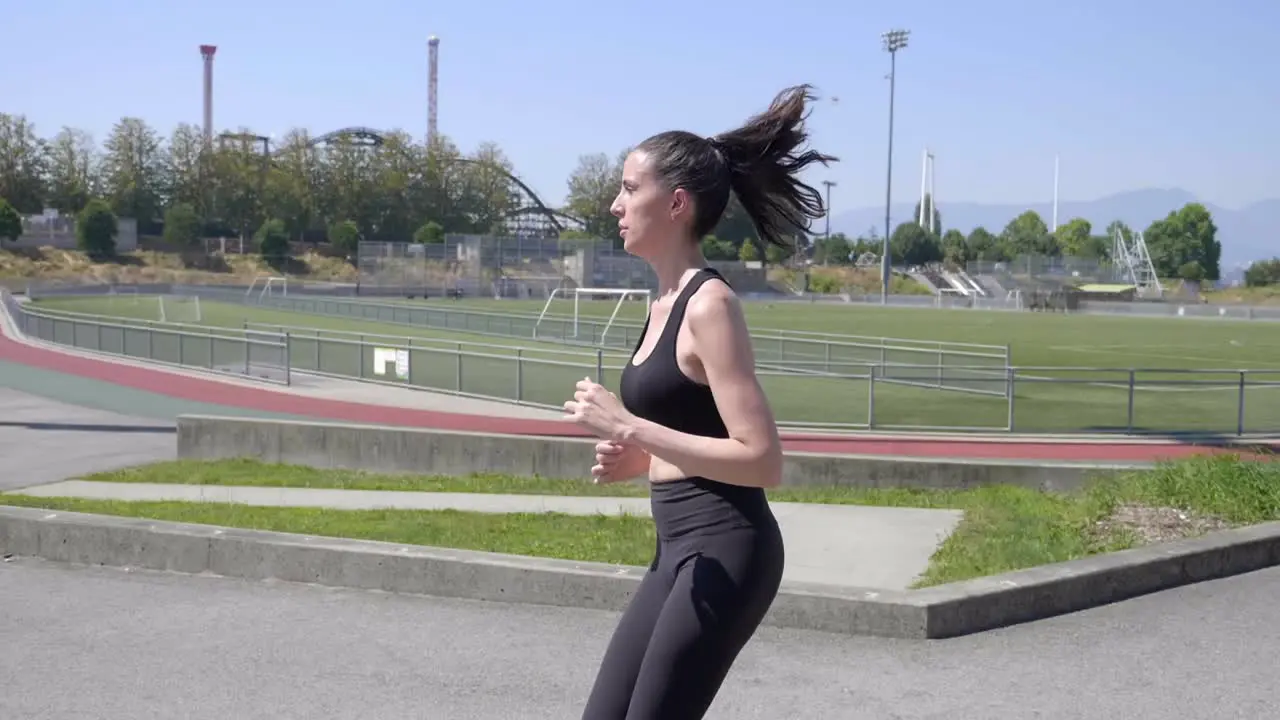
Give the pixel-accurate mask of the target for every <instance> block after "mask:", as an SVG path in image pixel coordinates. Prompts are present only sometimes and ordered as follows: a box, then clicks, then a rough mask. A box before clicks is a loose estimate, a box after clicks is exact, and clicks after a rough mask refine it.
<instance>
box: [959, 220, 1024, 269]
mask: <svg viewBox="0 0 1280 720" xmlns="http://www.w3.org/2000/svg"><path fill="white" fill-rule="evenodd" d="M964 244H965V247H966V249H967V250H966V251H967V252H968V255H969V258H970V259H971V260H983V261H986V262H1007V261H1009V260H1012V259H1013V258H1012V256H1011V255H1010V254H1009V252H1008V247H1007V246H1006V245H1004V244H1003V243H1002V242H1001V241H1000V238H998V237H996V236H995V235H992V234H991V233H990V232H989V231H988V230H987V229H986V228H984V227H982V226H978V227H976V228H974V229H973V232H970V233H969V237H967V238H965V241H964Z"/></svg>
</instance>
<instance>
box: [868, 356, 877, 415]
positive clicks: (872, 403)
mask: <svg viewBox="0 0 1280 720" xmlns="http://www.w3.org/2000/svg"><path fill="white" fill-rule="evenodd" d="M870 369H871V372H870V373H869V374H868V375H867V429H868V430H870V429H871V428H874V427H875V426H876V366H875V365H871V366H870Z"/></svg>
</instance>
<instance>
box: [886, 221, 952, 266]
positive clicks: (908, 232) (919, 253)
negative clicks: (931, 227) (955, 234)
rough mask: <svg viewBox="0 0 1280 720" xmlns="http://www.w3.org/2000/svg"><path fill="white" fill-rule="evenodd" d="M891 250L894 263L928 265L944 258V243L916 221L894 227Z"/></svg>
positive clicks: (890, 243) (890, 239)
mask: <svg viewBox="0 0 1280 720" xmlns="http://www.w3.org/2000/svg"><path fill="white" fill-rule="evenodd" d="M889 251H890V252H891V253H892V254H893V261H894V263H901V264H903V265H927V264H929V263H934V262H938V261H940V260H942V243H941V242H939V240H938V238H936V237H934V236H933V235H931V234H929V231H928V230H925V229H924V228H922V227H920V226H919V225H918V224H916V223H915V221H909V222H904V223H902V224H901V225H899V226H898V227H896V228H894V229H893V235H892V236H890V238H889Z"/></svg>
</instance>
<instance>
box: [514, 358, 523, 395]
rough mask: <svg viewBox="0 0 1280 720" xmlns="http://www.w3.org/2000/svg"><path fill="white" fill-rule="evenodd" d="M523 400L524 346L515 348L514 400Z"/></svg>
mask: <svg viewBox="0 0 1280 720" xmlns="http://www.w3.org/2000/svg"><path fill="white" fill-rule="evenodd" d="M523 400H524V348H516V402H521V401H523Z"/></svg>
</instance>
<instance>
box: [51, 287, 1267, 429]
mask: <svg viewBox="0 0 1280 720" xmlns="http://www.w3.org/2000/svg"><path fill="white" fill-rule="evenodd" d="M362 303H365V304H368V305H370V306H383V309H382V310H378V311H377V312H378V313H380V314H381V316H382V317H386V318H391V317H392V315H391V314H390V312H389V311H387V310H386V307H387V306H392V305H411V306H416V307H431V308H439V309H441V310H442V311H443V310H447V309H454V310H461V309H469V310H476V311H482V312H485V313H486V315H485V316H484V317H485V318H486V319H485V320H484V323H485V326H486V327H489V329H490V330H491V331H492V330H494V329H495V327H496V326H495V325H494V323H500V322H502V320H503V319H506V320H519V319H521V318H523V319H524V323H525V324H524V325H522V326H521V327H524V328H525V330H524V332H527V328H528V327H529V326H528V319H527V318H528V316H530V315H535V316H536V314H537V312H539V311H540V310H541V309H542V306H543V302H542V301H519V300H500V301H495V300H476V299H472V300H461V301H455V300H447V299H432V300H426V301H424V300H418V301H399V303H397V302H396V301H383V300H378V301H373V300H364V301H362ZM615 304H616V301H605V300H601V301H585V300H584V301H583V302H582V303H581V308H582V317H583V318H584V319H585V318H589V317H595V318H599V317H601V316H603V317H607V316H608V315H609V313H611V312H612V311H613V309H614V306H615ZM348 305H351V306H352V307H354V304H353V303H348ZM37 306H38V307H48V308H50V309H55V308H56V309H59V310H64V311H71V312H90V313H100V314H106V315H113V316H120V317H132V318H138V319H145V320H152V321H153V320H157V319H158V317H159V315H158V301H157V300H156V299H155V298H149V297H140V298H131V297H129V296H116V297H108V298H103V297H61V298H49V299H46V300H41V301H40V302H39V303H38V305H37ZM572 307H573V304H572V301H571V300H568V299H566V300H564V301H563V302H560V301H557V304H555V305H553V307H552V308H551V313H552V314H554V315H556V316H561V317H563V316H565V315H566V314H568V313H571V312H572ZM746 308H747V315H748V320H749V322H750V323H751V325H752V328H753V333H762V334H765V335H768V334H769V332H768V331H769V330H778V331H808V332H818V333H841V334H856V335H859V336H890V337H897V338H904V339H911V340H916V341H939V340H942V341H951V342H961V343H982V344H990V345H1005V344H1007V345H1008V346H1009V347H1010V350H1011V355H1012V363H1013V364H1014V365H1016V366H1018V367H1019V368H1021V369H1019V370H1017V372H1016V373H1015V379H1014V383H1013V390H1014V402H1013V413H1012V414H1013V424H1014V429H1015V430H1019V431H1029V432H1030V431H1057V432H1068V431H1082V430H1117V429H1120V430H1123V429H1126V428H1127V427H1129V426H1130V417H1131V416H1132V426H1133V427H1134V429H1136V430H1145V431H1152V432H1173V431H1208V432H1234V431H1235V430H1236V427H1237V420H1238V407H1239V402H1238V400H1239V397H1240V395H1241V390H1240V387H1239V385H1238V383H1239V376H1238V375H1232V374H1229V373H1222V374H1207V373H1198V374H1194V375H1188V374H1185V373H1167V372H1164V373H1162V372H1154V371H1153V370H1190V369H1199V370H1203V369H1212V368H1229V369H1249V368H1255V369H1269V368H1273V367H1280V323H1266V322H1248V321H1223V320H1195V319H1173V318H1125V317H1106V316H1089V315H1058V314H1042V313H1030V312H1022V313H1014V312H986V311H971V310H934V309H914V308H912V309H908V308H880V307H874V306H859V305H838V306H836V305H809V304H796V303H767V302H748V303H747V304H746ZM202 311H203V322H204V323H205V324H206V325H210V326H221V327H228V328H242V327H243V326H244V323H245V322H246V321H249V322H253V323H263V324H276V325H280V326H292V327H294V328H317V329H321V330H325V331H331V332H333V333H362V334H364V335H365V337H364V338H363V339H364V341H365V343H366V345H364V346H360V345H358V344H356V343H355V342H354V340H355V338H354V337H353V336H349V335H348V336H346V337H347V342H345V343H344V342H337V341H334V340H332V339H327V340H323V341H319V342H318V341H316V340H315V339H314V338H313V339H307V338H305V337H304V336H305V335H308V334H312V335H313V334H314V332H304V331H300V330H297V329H294V330H291V331H290V333H291V338H290V354H291V363H292V366H293V367H294V368H296V369H300V370H305V369H319V370H324V371H327V372H333V373H336V374H344V375H357V374H363V376H364V377H370V378H372V377H374V376H373V375H372V365H373V347H374V346H375V344H377V343H383V344H396V343H392V341H391V340H389V339H379V338H376V337H373V335H376V334H386V335H388V336H396V337H406V336H410V337H413V338H415V339H414V341H413V343H412V345H413V348H412V349H411V350H410V363H409V364H410V367H411V368H412V372H413V375H412V378H411V382H412V383H413V384H415V385H421V386H424V387H432V388H439V389H448V390H459V389H460V390H462V391H465V392H469V393H476V394H482V395H489V396H496V397H508V398H513V397H516V396H517V395H518V396H519V397H520V398H521V399H522V400H525V401H528V402H535V403H541V404H547V405H552V406H559V405H560V403H562V402H563V401H564V399H566V398H567V397H568V396H569V393H571V392H572V385H573V383H574V382H575V381H576V380H578V379H580V378H581V377H583V376H584V375H589V376H591V377H596V376H597V375H598V372H597V367H596V356H595V353H594V351H591V350H588V349H585V348H583V349H578V348H573V347H567V346H566V345H564V344H563V343H557V342H535V341H534V340H532V339H529V338H527V337H526V338H514V337H507V338H495V337H491V336H485V335H477V334H473V333H468V332H465V331H464V330H463V329H458V330H445V329H440V328H423V327H414V326H411V325H406V324H398V323H392V322H376V321H373V320H370V319H362V318H359V317H351V316H348V317H333V316H324V315H317V314H312V313H299V312H289V311H283V310H279V309H271V308H266V307H249V306H244V305H238V304H233V303H218V302H212V301H202ZM347 312H352V309H351V307H348V308H347ZM371 312H372V311H371ZM170 315H171V317H170V318H169V319H170V320H171V321H172V320H180V319H181V318H180V317H173V315H175V313H170ZM455 315H457V316H458V317H464V316H463V315H461V314H457V313H455ZM624 316H625V322H626V325H630V326H632V330H631V331H630V332H638V328H639V324H640V323H641V322H642V321H643V304H642V303H626V304H624V306H623V309H622V311H621V312H620V314H619V317H620V318H622V317H624ZM406 317H407V315H406ZM476 317H480V316H476ZM511 324H512V325H513V326H514V325H516V324H518V323H514V322H513V323H511ZM626 325H622V326H615V328H614V329H613V330H611V332H613V331H614V330H626V329H627V328H626ZM459 327H460V328H467V327H470V328H471V329H475V326H472V325H466V324H461V323H460V324H459ZM259 329H263V328H259ZM331 337H342V336H331ZM634 337H635V336H634V335H633V336H628V339H627V342H633V338H634ZM757 344H759V343H757ZM610 345H611V346H615V347H614V349H612V350H609V351H605V352H602V353H601V357H602V364H603V370H604V372H603V374H602V377H603V381H604V382H605V384H606V385H611V384H613V383H616V380H617V374H618V372H619V371H620V369H621V366H622V364H623V363H624V362H625V361H626V351H625V349H624V348H625V343H621V341H619V344H615V343H613V342H611V343H610ZM459 349H461V350H462V351H463V352H464V353H468V354H467V355H463V356H461V360H459V357H460V356H459V355H458V351H459ZM758 354H759V353H758ZM517 355H519V356H520V357H521V360H522V361H521V362H520V363H519V366H520V371H519V372H518V373H517V361H516V356H517ZM911 357H913V356H905V355H904V356H900V357H898V358H896V359H895V360H893V361H891V362H911V361H912V360H911ZM962 360H963V358H959V359H955V358H949V359H948V360H947V361H946V363H945V364H946V365H948V366H950V365H953V364H959V363H960V362H961V361H962ZM551 362H555V363H556V364H551ZM984 362H987V363H988V365H987V367H988V369H987V370H984V371H982V373H980V374H981V375H982V376H984V377H986V378H988V381H987V385H988V386H989V388H990V389H992V390H993V391H994V390H1002V389H1004V388H1005V383H1006V379H1005V377H1004V374H1003V373H997V372H994V366H991V365H990V364H989V362H990V361H984ZM849 367H850V366H848V365H845V366H842V367H841V368H837V369H836V372H845V373H846V374H852V373H851V371H849V369H848V368H849ZM1069 368H1096V370H1073V369H1069ZM1130 369H1136V372H1134V373H1133V382H1134V385H1135V391H1134V392H1133V401H1132V405H1131V404H1130V392H1129V383H1130ZM947 371H948V372H953V370H952V369H950V367H949V368H948V370H947ZM975 372H976V371H975ZM857 374H859V375H862V376H864V377H865V375H866V371H865V368H864V369H860V370H859V372H858V373H857ZM376 379H383V380H393V381H394V377H393V376H386V375H384V376H381V377H378V378H376ZM1067 380H1070V381H1073V382H1070V383H1068V382H1063V381H1067ZM1187 381H1194V382H1195V383H1198V384H1196V385H1190V386H1188V385H1186V384H1176V383H1186V382H1187ZM761 382H762V384H763V385H764V386H765V389H766V392H767V393H768V394H769V398H770V401H771V403H772V405H773V406H774V409H775V412H776V413H777V415H778V417H779V420H780V421H781V422H784V423H801V424H803V423H822V424H848V425H866V424H867V423H868V416H869V411H871V410H872V409H873V411H874V422H875V425H876V426H878V427H886V428H887V427H907V426H913V427H914V426H923V427H938V428H941V427H965V428H992V429H1004V428H1006V427H1007V423H1008V419H1009V415H1010V403H1009V401H1008V400H1007V399H1006V398H1005V397H1000V396H985V395H974V394H968V393H959V392H953V391H940V390H934V389H927V388H920V387H904V386H902V385H897V384H889V383H884V382H876V383H874V387H873V385H872V383H871V382H869V381H868V380H867V379H858V380H855V379H849V378H845V377H813V376H797V375H794V374H785V375H784V374H770V373H768V372H764V373H763V374H762V376H761ZM973 382H975V383H976V379H974V380H973ZM1247 382H1248V385H1247V386H1246V387H1245V389H1244V392H1243V394H1244V397H1245V402H1244V413H1243V415H1244V424H1245V430H1246V432H1272V431H1280V401H1278V400H1280V385H1277V386H1262V385H1260V383H1263V382H1272V383H1280V372H1278V373H1272V374H1258V375H1256V376H1253V375H1251V376H1249V379H1248V381H1247ZM873 392H874V403H873V402H872V397H871V396H872V393H873Z"/></svg>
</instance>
